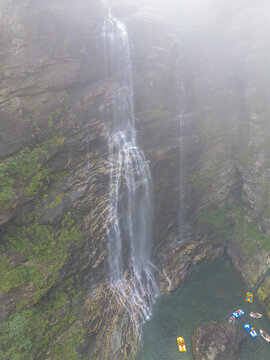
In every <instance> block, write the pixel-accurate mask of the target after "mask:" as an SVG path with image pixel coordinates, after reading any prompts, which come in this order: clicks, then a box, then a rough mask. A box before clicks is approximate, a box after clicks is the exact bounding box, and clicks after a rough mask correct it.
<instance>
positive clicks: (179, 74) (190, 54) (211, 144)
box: [0, 0, 270, 360]
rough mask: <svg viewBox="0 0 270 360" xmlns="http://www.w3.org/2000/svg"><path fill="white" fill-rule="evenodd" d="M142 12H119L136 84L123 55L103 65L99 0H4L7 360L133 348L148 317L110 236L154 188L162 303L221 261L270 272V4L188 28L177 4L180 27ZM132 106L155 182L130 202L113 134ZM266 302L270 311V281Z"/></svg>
mask: <svg viewBox="0 0 270 360" xmlns="http://www.w3.org/2000/svg"><path fill="white" fill-rule="evenodd" d="M119 3H120V5H119ZM234 3H235V2H234ZM236 3H237V4H238V2H236ZM138 4H139V2H138V3H137V4H134V2H132V1H131V2H129V1H127V2H126V3H125V6H124V5H123V3H121V1H120V2H119V1H117V2H116V4H115V5H114V6H113V7H112V12H113V14H114V17H115V18H116V19H117V21H119V22H120V23H121V24H123V26H124V27H125V28H126V29H127V33H128V39H129V43H130V62H131V65H132V87H133V90H132V89H131V87H130V86H131V84H130V79H129V80H128V81H127V79H126V77H130V71H129V72H126V73H125V70H123V69H124V67H123V63H124V62H125V61H124V60H125V59H124V58H123V56H122V58H121V59H122V60H121V59H120V60H119V61H120V62H121V61H123V63H121V64H120V66H116V65H115V64H116V63H117V61H118V60H117V56H119V53H118V51H119V50H117V49H114V48H112V49H111V51H107V55H106V51H105V47H106V46H104V44H105V43H106V36H105V38H104V21H106V17H107V16H108V12H107V9H106V8H105V6H104V5H103V4H101V3H99V2H98V1H86V0H82V1H80V2H75V1H72V0H68V1H64V0H57V1H42V0H39V1H35V2H32V1H30V0H24V1H19V0H18V1H15V0H14V1H8V0H1V1H0V20H1V21H0V34H1V37H0V38H1V42H0V59H1V61H0V64H1V65H0V79H1V89H0V128H1V131H0V157H1V163H0V186H1V193H0V204H1V207H0V209H1V210H0V224H1V226H0V248H1V249H0V253H1V261H0V266H1V282H0V284H1V288H0V321H1V324H0V339H1V348H0V349H1V351H0V354H1V356H0V357H1V358H3V359H15V358H16V359H17V358H18V359H80V358H82V359H84V358H85V359H112V360H114V359H121V358H122V359H127V358H131V357H132V356H133V355H134V354H135V352H136V349H137V345H138V341H139V337H140V331H141V329H140V326H138V323H137V322H134V318H136V314H137V315H138V316H139V317H140V307H138V308H135V310H134V311H135V313H133V316H135V317H132V316H130V312H129V311H127V306H128V303H127V298H128V294H127V288H125V294H123V297H121V296H120V298H119V296H117V294H116V293H115V291H113V288H112V286H111V281H110V278H111V276H110V275H111V272H112V269H113V267H112V268H111V270H110V254H109V247H108V237H109V235H108V234H112V233H113V231H112V229H113V228H114V229H117V224H118V222H119V224H120V225H121V226H122V227H123V228H125V225H127V223H128V218H127V207H128V205H127V204H128V203H129V200H128V194H133V195H134V191H135V192H136V191H137V190H138V189H144V190H142V193H143V194H144V197H143V199H144V200H145V199H146V200H147V196H148V195H147V196H146V195H145V194H147V191H146V190H145V189H146V188H147V186H148V185H149V184H150V185H149V186H150V188H151V191H150V193H151V196H150V195H149V198H150V197H151V199H152V201H151V206H152V207H153V216H152V217H151V220H149V219H147V224H146V227H144V228H143V229H148V228H147V226H151V230H152V236H151V237H152V247H151V254H149V256H148V255H147V264H150V262H151V264H152V265H153V266H152V265H151V276H152V275H153V278H154V279H155V285H156V286H157V287H158V291H159V293H160V294H162V293H164V292H166V291H171V290H172V289H174V288H176V287H177V286H181V284H182V283H183V281H184V280H185V279H187V277H188V275H189V274H190V272H191V270H192V268H193V267H194V266H195V265H196V264H197V263H199V262H201V261H203V260H209V259H214V258H216V257H218V256H220V255H221V254H223V253H224V252H226V253H228V254H229V256H230V257H231V259H232V262H233V264H234V265H235V266H236V268H237V269H238V270H239V271H240V272H241V273H242V275H243V277H244V279H246V281H248V283H249V284H250V285H251V286H253V285H255V284H256V282H257V281H258V280H259V278H260V277H261V276H262V275H263V274H264V273H265V272H266V270H267V269H268V268H269V265H270V264H269V262H270V261H269V250H270V239H269V237H270V227H269V220H270V213H269V209H270V198H269V193H270V188H269V181H270V172H269V168H270V145H269V144H270V137H269V136H270V131H269V130H270V129H269V127H270V120H269V116H270V115H269V105H268V98H269V94H270V82H269V80H270V79H269V77H270V73H269V69H268V63H269V52H268V51H267V49H269V31H268V27H269V25H268V21H267V19H268V18H269V17H268V15H269V5H268V4H267V3H266V2H263V1H262V2H258V3H257V4H253V5H252V3H251V2H248V1H247V2H240V1H239V4H240V5H239V6H237V5H236V6H232V7H231V6H228V7H226V6H225V7H223V8H221V7H220V8H219V9H222V10H220V13H217V12H215V11H216V10H213V9H212V8H211V11H212V12H211V15H212V17H211V21H210V20H209V19H207V16H206V15H205V16H206V18H205V19H204V17H203V16H202V17H201V18H200V19H201V20H200V21H198V20H197V21H196V17H195V16H194V18H193V21H192V22H191V23H190V24H191V25H189V22H188V21H187V20H186V21H184V20H185V16H184V15H182V13H181V11H180V10H181V9H180V10H179V18H178V17H177V15H176V12H174V14H170V11H169V10H168V8H167V11H166V12H165V11H160V10H159V9H153V4H151V3H150V1H149V4H148V2H145V3H144V4H141V5H138ZM225 10H227V11H225ZM194 11H195V10H194ZM161 14H162V15H164V16H162V15H161ZM206 14H207V8H206ZM165 15H166V16H165ZM179 19H180V20H181V21H180V20H179ZM203 19H204V20H203ZM213 19H214V20H215V21H214V20H213ZM182 21H183V22H182ZM109 33H110V32H109ZM111 35H112V32H111ZM108 36H110V34H109V35H108ZM125 39H127V38H125ZM124 41H126V40H124ZM118 44H119V43H118ZM120 54H121V53H120ZM125 54H126V53H125ZM112 57H113V59H112ZM113 64H114V65H113ZM179 82H180V83H181V86H180V88H179V86H178V85H179ZM125 84H128V86H126V87H125ZM121 89H126V90H127V91H126V92H125V91H124V92H121V91H120V90H121ZM179 89H180V90H179ZM179 91H180V94H179ZM183 91H184V93H183ZM117 94H118V95H119V96H118V97H117ZM131 96H132V99H131V98H130V97H131ZM181 96H182V97H181ZM183 96H184V100H185V101H184V104H183V101H181V106H179V101H180V100H179V99H183ZM125 100H126V101H125ZM117 101H119V102H118V103H117ZM123 103H125V104H128V105H127V108H126V110H123V109H119V106H117V107H116V105H119V104H120V107H123V106H124V104H123ZM131 107H133V110H132V111H133V115H132V119H131V120H130V121H131V123H133V125H132V127H129V129H128V130H129V131H128V132H129V134H130V135H132V136H131V137H130V138H129V141H126V143H125V144H126V145H127V143H129V144H130V145H131V146H130V148H129V146H126V147H124V149H125V150H131V149H132V151H133V150H134V148H135V147H136V148H137V149H138V153H136V155H135V158H133V159H137V160H138V158H140V159H143V164H144V165H143V168H144V170H145V171H146V173H147V174H148V170H147V169H149V173H150V175H147V176H148V182H147V183H148V185H147V186H146V185H145V186H146V187H143V180H144V178H145V176H144V178H143V176H142V177H140V175H139V173H138V172H136V171H135V172H136V174H135V176H134V179H135V182H133V183H132V184H133V185H132V186H131V188H132V189H133V192H132V191H131V192H130V193H129V192H128V190H127V188H128V187H127V184H128V179H130V177H129V175H130V174H129V175H127V174H125V171H126V170H127V167H125V166H123V167H122V169H121V168H120V172H117V171H118V170H119V157H118V154H119V153H120V152H119V151H117V145H116V144H114V145H113V144H112V143H110V141H109V140H110V137H112V136H113V135H114V132H113V130H112V129H113V126H114V125H115V122H113V120H114V118H113V112H114V113H115V114H117V115H116V117H115V121H118V120H120V118H121V116H122V115H123V114H124V115H125V114H126V113H125V111H128V112H129V115H130V111H131ZM127 109H128V110H127ZM117 111H118V113H117ZM119 112H120V113H119ZM119 114H122V115H119ZM125 118H126V115H125V116H124V117H123V119H122V120H123V122H124V120H125ZM180 119H181V124H180ZM120 130H121V131H124V133H125V134H127V133H128V132H127V131H126V129H123V128H121V129H120ZM122 139H123V138H122ZM118 140H119V139H118ZM180 140H181V141H180ZM110 144H111V145H110ZM118 144H119V142H118ZM180 150H181V151H180ZM136 151H137V150H136ZM127 159H131V157H130V158H128V157H127ZM133 162H134V160H131V163H133ZM131 169H134V167H131ZM140 169H141V167H140ZM117 174H118V175H117ZM144 174H145V173H144ZM117 178H118V179H119V189H120V190H119V192H118V200H117V207H118V209H119V211H118V214H117V213H116V212H115V210H116V208H115V206H112V203H113V201H114V200H113V199H115V197H114V196H115V194H116V192H115V191H116V189H117V188H116V186H115V179H117ZM112 179H114V184H113V183H112ZM110 184H111V185H110ZM129 184H130V182H129ZM140 186H141V187H140ZM131 188H130V189H131ZM150 193H149V194H150ZM131 198H132V196H131ZM136 199H138V198H137V195H136ZM147 203H148V202H147V201H146V204H147ZM114 204H115V203H114ZM130 204H131V203H130ZM132 204H133V203H132ZM142 204H143V203H142ZM144 204H145V203H144ZM143 206H144V209H143V210H145V205H143ZM180 209H182V211H184V215H185V216H184V219H185V232H184V241H179V240H182V237H183V232H182V229H181V228H180V223H181V221H180V219H181V214H180V212H181V211H180ZM149 211H150V210H149ZM149 211H148V214H147V215H149ZM133 214H134V213H133ZM139 215H141V214H140V213H139ZM139 215H138V218H136V217H133V220H135V222H136V223H138V222H139V224H141V221H142V220H138V219H139V218H140V216H139ZM150 221H151V223H152V224H149V222H150ZM137 225H138V224H137ZM132 226H133V225H132ZM148 230H149V229H148ZM148 230H147V231H148ZM125 231H126V234H127V233H128V230H127V229H126V228H125ZM115 232H116V231H115ZM180 235H181V236H180ZM127 237H128V235H125V239H126V238H127ZM128 243H129V242H128V241H127V242H124V246H123V251H124V252H122V255H123V259H124V265H123V266H124V270H128V268H129V269H130V267H129V265H130V263H127V261H126V259H131V258H132V256H130V255H127V254H131V253H132V252H131V251H130V248H131V247H130V246H129V245H128ZM136 250H137V248H136ZM147 251H148V250H147ZM148 260H149V263H148ZM136 264H137V262H136ZM145 264H146V263H144V265H143V269H144V268H145V267H144V266H145ZM147 266H148V265H147ZM147 266H146V268H147ZM149 266H150V265H149ZM114 269H115V268H114ZM134 269H137V266H135V267H133V270H134ZM129 274H130V272H127V273H126V276H127V277H126V278H127V284H128V281H129V278H128V275H129ZM142 277H144V278H145V275H143V276H142ZM131 279H132V277H131ZM187 281H188V280H187ZM131 285H132V284H131ZM152 288H153V286H152ZM134 289H141V290H142V289H143V288H140V287H137V288H136V286H135V287H132V286H131V295H132V291H134ZM153 293H155V291H153ZM257 293H258V295H259V297H260V299H261V301H262V303H263V304H264V306H265V308H266V309H267V311H268V313H269V311H270V310H269V309H270V298H269V294H270V280H269V277H266V278H265V280H264V281H263V282H262V283H261V286H260V287H259V288H258V292H257ZM141 301H147V299H143V298H142V297H141ZM148 302H149V300H148ZM136 312H137V313H136ZM1 352H2V353H1ZM15 356H16V357H15Z"/></svg>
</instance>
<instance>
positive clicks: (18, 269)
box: [0, 215, 82, 300]
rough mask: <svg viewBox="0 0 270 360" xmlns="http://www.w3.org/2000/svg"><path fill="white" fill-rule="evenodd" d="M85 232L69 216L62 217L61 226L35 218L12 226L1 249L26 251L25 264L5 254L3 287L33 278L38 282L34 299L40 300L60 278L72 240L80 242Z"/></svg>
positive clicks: (6, 251)
mask: <svg viewBox="0 0 270 360" xmlns="http://www.w3.org/2000/svg"><path fill="white" fill-rule="evenodd" d="M81 239H82V235H81V233H80V231H79V230H78V229H77V227H76V226H75V225H74V221H73V220H72V219H71V218H70V216H68V215H66V216H65V217H64V219H63V220H62V228H61V229H58V230H55V229H54V228H53V227H52V226H51V225H39V224H38V222H37V221H36V222H34V223H33V224H30V225H28V226H19V227H13V228H12V229H11V230H10V231H8V232H6V233H5V234H4V235H3V243H2V245H1V247H0V250H1V253H4V254H5V253H15V254H21V255H24V256H25V257H26V258H27V261H25V262H24V264H23V265H15V266H14V265H13V266H12V265H11V263H10V262H9V260H8V258H7V257H6V256H5V255H3V256H2V261H1V273H2V274H3V276H2V280H1V291H3V292H8V291H9V290H11V289H12V288H16V287H18V286H22V285H24V284H26V283H29V282H32V283H33V284H34V285H35V289H36V293H35V300H38V299H39V298H40V297H41V296H42V295H43V294H45V293H46V292H47V291H48V289H49V288H50V287H51V286H52V285H53V284H54V282H55V281H56V279H57V276H58V273H59V271H60V269H61V268H62V267H63V265H64V263H65V259H66V258H67V256H68V248H69V246H70V245H71V243H74V244H75V245H76V246H79V245H80V244H81V242H80V241H81Z"/></svg>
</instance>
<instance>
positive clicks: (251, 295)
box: [246, 292, 253, 303]
mask: <svg viewBox="0 0 270 360" xmlns="http://www.w3.org/2000/svg"><path fill="white" fill-rule="evenodd" d="M246 301H248V302H250V303H252V302H253V294H252V293H251V292H247V293H246Z"/></svg>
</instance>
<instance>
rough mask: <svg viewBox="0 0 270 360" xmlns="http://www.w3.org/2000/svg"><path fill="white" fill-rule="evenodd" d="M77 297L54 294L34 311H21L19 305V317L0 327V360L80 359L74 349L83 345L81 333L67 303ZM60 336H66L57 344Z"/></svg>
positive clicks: (32, 308) (67, 292)
mask: <svg viewBox="0 0 270 360" xmlns="http://www.w3.org/2000/svg"><path fill="white" fill-rule="evenodd" d="M73 280H74V279H73ZM71 281H72V279H71ZM78 296H80V294H74V292H71V291H68V290H65V291H63V290H61V291H60V290H58V291H57V292H56V293H54V294H51V295H50V296H49V297H48V298H47V299H46V301H44V302H41V303H40V304H38V305H36V306H34V307H31V308H27V307H26V308H24V307H25V305H24V304H22V306H21V308H22V309H23V310H22V311H21V313H20V314H16V315H14V316H12V318H10V319H9V320H8V321H5V322H3V323H2V324H0V358H1V359H7V358H10V359H12V360H14V359H15V360H34V359H39V360H43V359H54V360H56V359H59V360H60V359H65V360H73V359H74V360H75V359H81V358H82V357H80V356H79V354H78V353H77V351H76V349H77V347H78V346H79V345H80V344H81V343H83V342H84V334H85V329H83V328H82V327H81V326H78V325H76V324H74V319H75V315H74V313H73V312H72V311H71V310H70V303H71V302H74V301H76V297H78ZM17 308H19V306H17ZM73 310H76V309H73ZM64 332H67V333H66V334H65V335H64V337H63V339H61V342H59V343H58V342H57V339H58V338H59V337H60V336H61V337H62V336H63V335H62V334H63V333H64Z"/></svg>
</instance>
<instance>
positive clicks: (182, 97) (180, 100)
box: [176, 46, 186, 242]
mask: <svg viewBox="0 0 270 360" xmlns="http://www.w3.org/2000/svg"><path fill="white" fill-rule="evenodd" d="M178 51H179V54H178V57H177V78H176V81H177V83H176V87H177V91H176V94H177V110H178V116H179V148H180V174H179V187H180V195H179V236H178V238H179V241H180V242H181V241H184V240H186V216H185V205H184V202H185V201H184V197H185V190H184V188H185V160H186V156H185V147H184V135H185V134H184V116H185V109H186V92H185V83H184V79H183V70H184V69H183V61H184V60H183V49H182V46H180V47H179V50H178Z"/></svg>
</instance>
